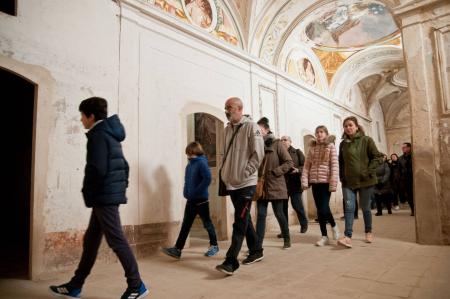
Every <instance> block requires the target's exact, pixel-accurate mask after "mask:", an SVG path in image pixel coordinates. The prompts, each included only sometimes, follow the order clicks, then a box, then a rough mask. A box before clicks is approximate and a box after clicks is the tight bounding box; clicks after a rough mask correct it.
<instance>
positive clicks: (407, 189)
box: [398, 142, 414, 216]
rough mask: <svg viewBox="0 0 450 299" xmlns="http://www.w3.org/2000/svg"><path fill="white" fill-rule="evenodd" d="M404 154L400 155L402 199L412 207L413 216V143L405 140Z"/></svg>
mask: <svg viewBox="0 0 450 299" xmlns="http://www.w3.org/2000/svg"><path fill="white" fill-rule="evenodd" d="M402 151H403V155H401V156H400V158H399V159H398V162H399V164H400V178H401V182H402V183H401V184H400V185H401V187H402V190H401V191H400V193H399V194H400V199H403V200H402V202H405V201H407V202H408V204H409V207H410V208H411V216H414V198H413V196H414V194H413V169H412V157H411V143H409V142H405V143H403V145H402Z"/></svg>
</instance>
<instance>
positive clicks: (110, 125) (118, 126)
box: [87, 114, 125, 142]
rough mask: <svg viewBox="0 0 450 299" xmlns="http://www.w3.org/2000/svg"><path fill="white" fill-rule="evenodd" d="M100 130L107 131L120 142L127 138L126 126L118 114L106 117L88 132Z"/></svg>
mask: <svg viewBox="0 0 450 299" xmlns="http://www.w3.org/2000/svg"><path fill="white" fill-rule="evenodd" d="M98 130H102V131H105V132H106V133H108V134H109V135H111V136H112V137H113V138H114V139H116V140H117V141H119V142H122V141H123V140H124V139H125V128H124V127H123V125H122V123H121V122H120V119H119V116H118V115H117V114H114V115H112V116H110V117H108V118H105V119H104V120H103V121H102V122H101V123H99V124H98V125H96V126H95V127H93V128H92V130H90V131H89V132H88V133H87V134H90V133H91V132H95V131H98Z"/></svg>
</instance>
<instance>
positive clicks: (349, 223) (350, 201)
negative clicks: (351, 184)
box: [342, 186, 373, 238]
mask: <svg viewBox="0 0 450 299" xmlns="http://www.w3.org/2000/svg"><path fill="white" fill-rule="evenodd" d="M357 192H359V205H360V206H361V210H362V212H363V216H364V229H365V232H366V233H370V232H372V213H371V211H370V200H371V197H372V194H373V186H370V187H366V188H359V189H350V188H342V193H343V195H344V202H345V215H344V216H345V231H344V235H345V236H346V237H349V238H351V237H352V233H353V218H354V212H355V202H356V193H357Z"/></svg>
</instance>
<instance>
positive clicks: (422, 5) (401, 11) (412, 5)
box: [393, 0, 448, 17]
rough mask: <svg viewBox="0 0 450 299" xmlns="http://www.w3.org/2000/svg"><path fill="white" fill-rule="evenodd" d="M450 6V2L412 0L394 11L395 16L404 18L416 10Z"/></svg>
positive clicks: (444, 0)
mask: <svg viewBox="0 0 450 299" xmlns="http://www.w3.org/2000/svg"><path fill="white" fill-rule="evenodd" d="M446 3H447V4H448V0H412V1H409V2H407V3H405V4H402V5H400V6H397V7H395V8H394V9H393V12H394V15H396V16H399V17H400V16H402V15H405V14H408V13H412V12H414V11H415V10H419V9H420V10H427V9H431V8H432V7H434V6H436V5H440V4H446Z"/></svg>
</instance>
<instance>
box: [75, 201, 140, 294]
mask: <svg viewBox="0 0 450 299" xmlns="http://www.w3.org/2000/svg"><path fill="white" fill-rule="evenodd" d="M103 234H104V235H105V238H106V242H107V243H108V245H109V247H111V249H112V250H113V251H114V253H115V254H116V255H117V257H118V258H119V261H120V263H121V264H122V267H123V269H124V270H125V276H126V278H127V283H128V286H129V287H131V288H137V287H139V286H140V284H141V277H140V275H139V271H138V265H137V263H136V259H135V257H134V255H133V252H132V251H131V249H130V245H129V244H128V241H127V239H126V238H125V236H124V234H123V230H122V225H121V224H120V215H119V206H99V207H94V208H92V213H91V219H90V221H89V226H88V228H87V230H86V233H85V234H84V239H83V254H82V255H81V260H80V264H79V265H78V269H77V270H76V271H75V276H74V277H72V279H71V280H70V282H69V284H70V285H72V286H73V287H76V288H81V287H82V286H83V284H84V281H85V280H86V277H87V276H88V275H89V273H90V272H91V269H92V267H93V266H94V263H95V260H96V258H97V253H98V248H99V247H100V243H101V241H102V236H103Z"/></svg>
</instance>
